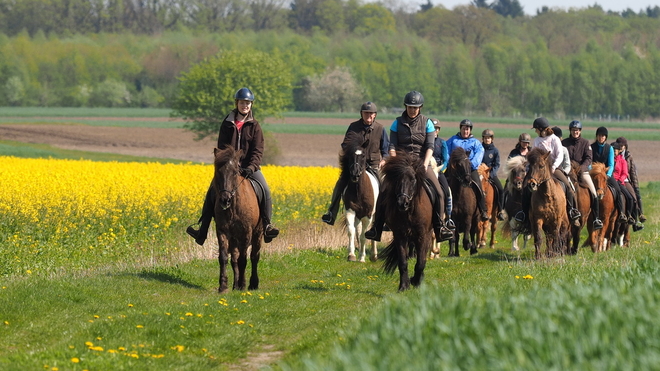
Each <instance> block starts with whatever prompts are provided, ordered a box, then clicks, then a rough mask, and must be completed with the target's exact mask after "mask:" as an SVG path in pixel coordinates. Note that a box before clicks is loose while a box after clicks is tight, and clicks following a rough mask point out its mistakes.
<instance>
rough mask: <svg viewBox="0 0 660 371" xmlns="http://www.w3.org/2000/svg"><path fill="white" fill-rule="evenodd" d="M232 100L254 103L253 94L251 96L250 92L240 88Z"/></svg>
mask: <svg viewBox="0 0 660 371" xmlns="http://www.w3.org/2000/svg"><path fill="white" fill-rule="evenodd" d="M234 99H235V100H247V101H250V102H254V94H252V91H251V90H250V89H248V88H240V89H238V90H237V91H236V94H234Z"/></svg>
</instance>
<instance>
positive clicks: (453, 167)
mask: <svg viewBox="0 0 660 371" xmlns="http://www.w3.org/2000/svg"><path fill="white" fill-rule="evenodd" d="M471 169H472V167H471V165H470V159H469V158H468V156H467V153H466V152H465V150H464V149H463V148H461V147H457V148H456V149H454V150H453V151H452V153H451V155H450V156H449V163H448V166H447V172H448V173H449V176H448V177H447V181H448V183H449V188H450V189H451V193H452V195H453V197H454V199H455V200H458V201H457V202H454V210H453V211H452V213H451V219H452V220H453V221H454V224H456V230H455V231H454V237H453V238H452V239H451V240H449V256H459V255H460V254H459V252H458V241H459V238H460V234H461V233H463V248H464V249H465V250H470V254H476V253H477V245H476V241H475V240H476V234H477V222H478V221H479V213H478V211H479V208H478V207H477V196H476V195H475V194H474V189H473V188H472V177H471V176H470V173H471Z"/></svg>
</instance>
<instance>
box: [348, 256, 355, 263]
mask: <svg viewBox="0 0 660 371" xmlns="http://www.w3.org/2000/svg"><path fill="white" fill-rule="evenodd" d="M348 261H349V262H354V261H357V258H356V257H355V255H349V256H348Z"/></svg>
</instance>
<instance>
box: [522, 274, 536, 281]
mask: <svg viewBox="0 0 660 371" xmlns="http://www.w3.org/2000/svg"><path fill="white" fill-rule="evenodd" d="M523 278H524V279H526V280H532V279H534V277H532V276H531V275H529V274H528V275H526V276H525V277H523Z"/></svg>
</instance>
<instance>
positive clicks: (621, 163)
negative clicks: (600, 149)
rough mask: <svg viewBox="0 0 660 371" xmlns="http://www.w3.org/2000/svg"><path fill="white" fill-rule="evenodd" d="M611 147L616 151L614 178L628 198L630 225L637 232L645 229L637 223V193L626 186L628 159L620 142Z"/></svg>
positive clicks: (613, 143)
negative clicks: (622, 150) (624, 155)
mask: <svg viewBox="0 0 660 371" xmlns="http://www.w3.org/2000/svg"><path fill="white" fill-rule="evenodd" d="M610 146H611V147H612V149H613V150H614V173H612V178H614V180H616V181H617V183H619V186H620V188H621V192H623V195H624V196H625V197H626V208H627V209H628V210H626V211H627V215H628V224H632V226H633V230H634V231H635V232H637V231H639V230H640V229H642V228H644V224H642V223H639V222H638V221H637V217H638V211H639V209H638V208H637V200H636V199H635V192H634V191H633V189H632V186H631V185H630V183H628V184H626V180H628V162H626V158H625V157H623V153H622V152H621V144H620V143H619V142H612V143H610Z"/></svg>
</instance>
